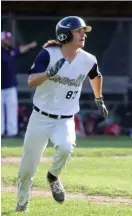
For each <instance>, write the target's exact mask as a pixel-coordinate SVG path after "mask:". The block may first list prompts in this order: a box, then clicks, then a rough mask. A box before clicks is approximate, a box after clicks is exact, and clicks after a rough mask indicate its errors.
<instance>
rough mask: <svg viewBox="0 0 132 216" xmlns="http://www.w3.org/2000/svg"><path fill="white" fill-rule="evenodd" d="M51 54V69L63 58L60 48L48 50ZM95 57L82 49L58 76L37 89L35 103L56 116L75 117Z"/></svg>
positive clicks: (64, 66)
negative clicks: (84, 83)
mask: <svg viewBox="0 0 132 216" xmlns="http://www.w3.org/2000/svg"><path fill="white" fill-rule="evenodd" d="M46 49H47V51H48V52H49V54H50V62H49V65H48V68H47V70H49V69H50V67H51V66H53V65H54V64H55V63H56V62H57V61H58V60H59V59H61V58H63V56H62V53H61V50H60V48H59V47H49V48H46ZM95 63H96V64H97V60H96V58H95V56H93V55H91V54H90V53H88V52H86V51H84V50H82V49H80V51H79V53H78V54H77V56H76V57H75V59H74V60H73V61H72V62H71V63H69V62H68V61H65V63H64V65H63V66H62V68H61V69H60V70H59V72H58V73H57V75H56V76H55V77H54V78H53V79H52V80H51V79H50V80H47V81H45V82H44V83H43V84H42V85H40V86H38V87H37V88H36V92H35V95H34V98H33V103H34V105H36V106H37V107H39V109H41V110H42V111H45V112H47V113H50V114H56V115H73V114H75V113H77V112H78V111H79V98H80V94H81V89H82V84H83V81H84V79H85V78H86V76H87V75H88V72H89V71H90V70H91V68H92V67H93V65H94V64H95Z"/></svg>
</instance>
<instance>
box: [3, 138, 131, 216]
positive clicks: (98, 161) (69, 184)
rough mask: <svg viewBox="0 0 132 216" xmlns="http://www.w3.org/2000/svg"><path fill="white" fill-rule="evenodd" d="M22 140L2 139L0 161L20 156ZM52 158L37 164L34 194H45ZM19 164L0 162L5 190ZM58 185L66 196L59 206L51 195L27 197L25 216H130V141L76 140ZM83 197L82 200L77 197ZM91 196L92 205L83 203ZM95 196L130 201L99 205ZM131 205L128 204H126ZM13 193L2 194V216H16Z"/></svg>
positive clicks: (49, 153) (48, 151)
mask: <svg viewBox="0 0 132 216" xmlns="http://www.w3.org/2000/svg"><path fill="white" fill-rule="evenodd" d="M22 144H23V140H22V139H15V140H14V139H10V140H8V139H4V140H2V149H1V155H2V158H8V157H20V156H21V154H22ZM53 154H54V149H53V147H52V144H51V143H50V144H49V146H48V147H47V149H46V151H45V152H44V154H43V156H44V157H49V156H53ZM51 163H52V158H51V157H50V160H47V162H45V163H40V165H39V168H38V171H37V173H36V175H35V179H34V181H33V188H35V190H38V191H49V186H48V185H47V181H46V179H45V176H46V173H47V170H48V168H49V167H50V165H51ZM18 168H19V164H10V163H8V164H7V163H6V164H4V163H2V185H4V186H5V187H7V188H8V187H9V186H11V185H13V186H16V184H17V172H18ZM61 179H62V182H63V183H64V187H65V190H66V192H67V193H68V194H71V195H72V194H76V198H74V199H73V198H72V197H71V198H68V199H67V200H66V201H65V203H64V204H63V205H59V204H58V203H56V202H55V201H54V200H53V199H52V197H51V196H48V197H45V196H44V194H43V195H41V194H40V196H38V197H36V196H35V195H33V196H31V201H30V211H29V213H28V214H27V215H32V216H34V215H36V216H37V215H46V216H50V215H53V216H54V215H55V216H56V215H57V216H62V215H64V216H66V215H67V216H69V215H70V216H73V215H76V216H83V215H85V216H131V215H132V140H131V138H129V137H103V136H102V137H98V136H97V137H96V136H95V137H89V138H87V139H82V138H79V139H77V146H76V148H75V150H74V153H73V155H72V157H71V159H70V160H69V161H68V163H67V165H66V168H65V169H64V170H63V173H62V174H61ZM79 194H82V195H83V194H84V195H85V198H84V197H83V196H82V198H80V197H79ZM89 195H91V196H94V197H95V202H94V203H93V202H90V201H88V200H87V196H89ZM96 196H97V197H98V196H101V197H104V199H105V197H106V198H108V197H110V198H111V199H115V200H116V199H119V198H121V199H127V200H129V201H130V202H128V203H127V202H126V204H121V203H120V202H118V201H117V202H116V203H114V202H107V200H106V203H102V202H101V200H100V202H99V201H98V200H97V201H96ZM130 203H131V205H130ZM15 204H16V193H13V194H12V193H9V192H7V190H6V191H4V190H3V191H2V215H11V216H13V215H20V214H18V213H15V212H14V208H15Z"/></svg>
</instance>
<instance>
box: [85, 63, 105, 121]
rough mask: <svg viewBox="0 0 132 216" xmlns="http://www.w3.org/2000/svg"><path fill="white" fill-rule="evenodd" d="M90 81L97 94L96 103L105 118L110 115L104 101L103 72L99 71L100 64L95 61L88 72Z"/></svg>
mask: <svg viewBox="0 0 132 216" xmlns="http://www.w3.org/2000/svg"><path fill="white" fill-rule="evenodd" d="M88 77H89V81H90V84H91V87H92V89H93V92H94V96H95V103H96V105H97V107H98V108H99V110H100V112H101V115H102V116H103V117H104V118H107V117H108V111H107V108H106V106H105V104H104V101H103V95H102V83H103V77H102V75H101V73H100V72H99V69H98V65H97V63H95V64H94V65H93V67H92V69H91V70H90V72H89V73H88Z"/></svg>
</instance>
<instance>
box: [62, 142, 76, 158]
mask: <svg viewBox="0 0 132 216" xmlns="http://www.w3.org/2000/svg"><path fill="white" fill-rule="evenodd" d="M73 149H74V145H73V144H71V143H66V144H65V145H62V146H61V145H60V146H59V150H60V151H61V153H63V154H65V155H71V153H72V152H73Z"/></svg>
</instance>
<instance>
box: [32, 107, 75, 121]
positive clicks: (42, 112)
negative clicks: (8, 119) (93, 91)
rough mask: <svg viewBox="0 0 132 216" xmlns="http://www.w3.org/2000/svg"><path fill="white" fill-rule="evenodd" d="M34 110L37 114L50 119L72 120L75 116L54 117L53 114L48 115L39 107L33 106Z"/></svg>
mask: <svg viewBox="0 0 132 216" xmlns="http://www.w3.org/2000/svg"><path fill="white" fill-rule="evenodd" d="M33 108H34V109H35V110H36V111H37V112H39V113H41V114H42V115H45V116H48V117H50V118H54V119H64V118H71V117H73V115H69V116H64V115H53V114H49V113H46V112H44V111H41V110H40V109H39V108H38V107H36V106H33Z"/></svg>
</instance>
